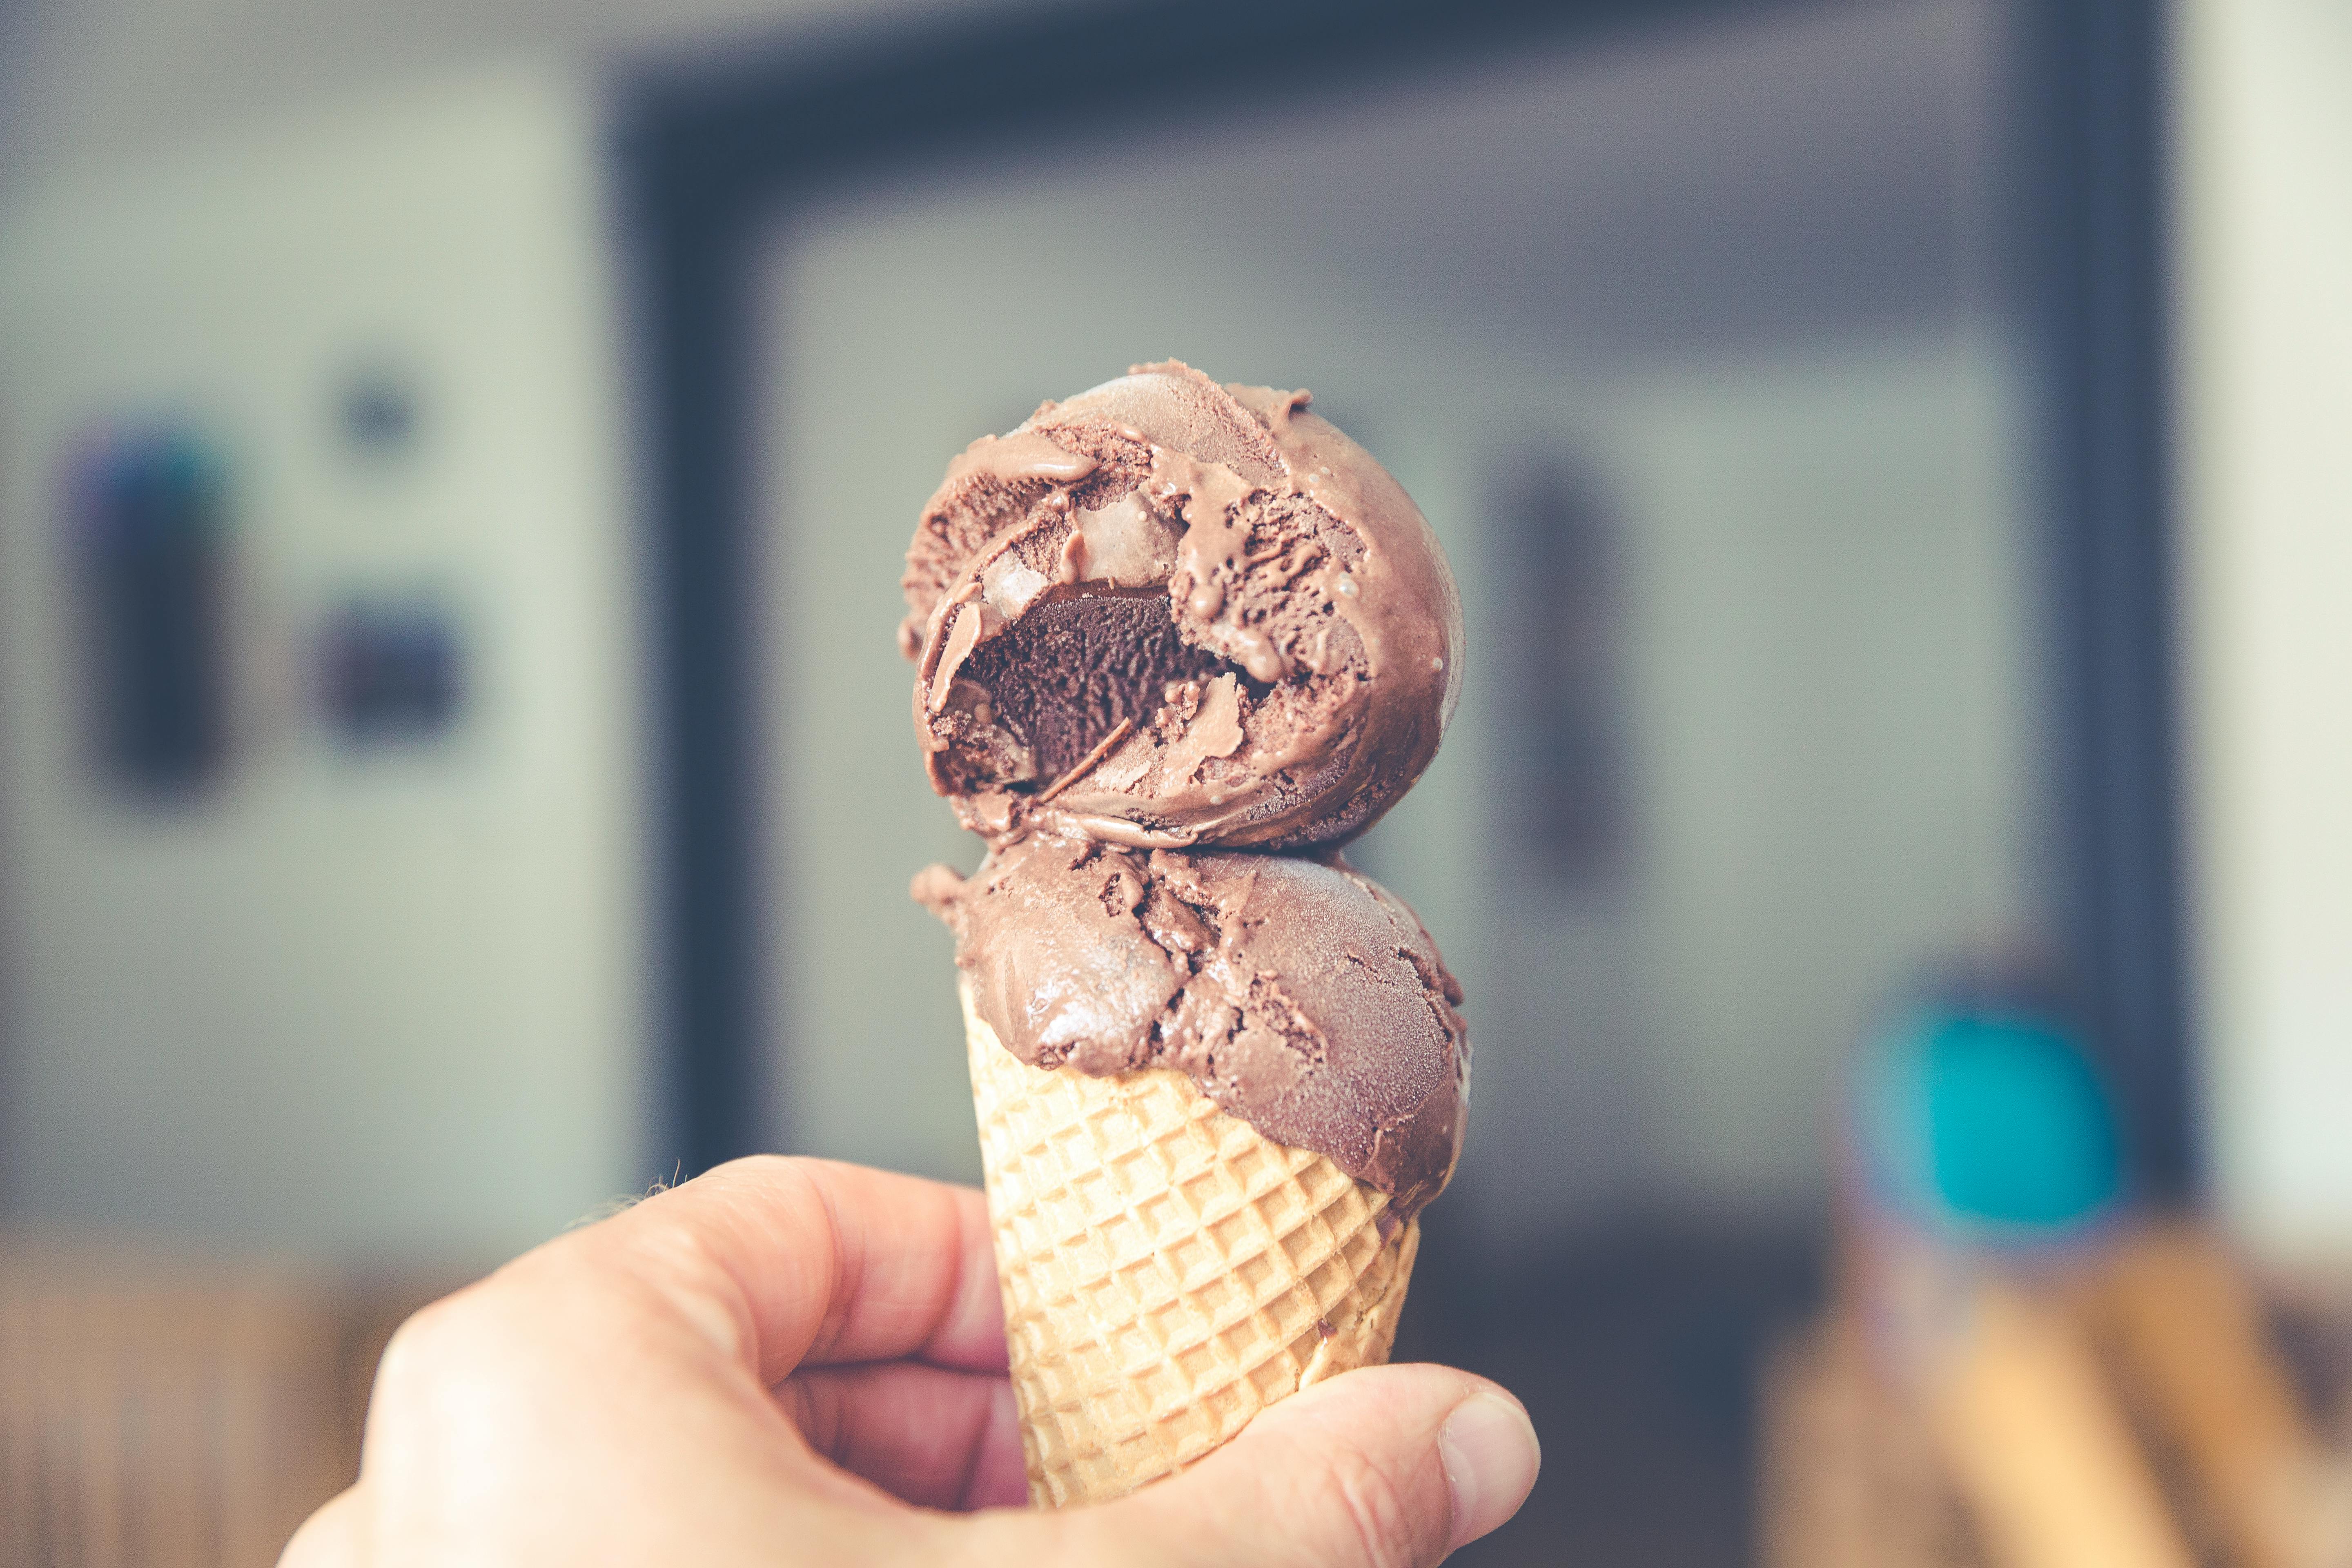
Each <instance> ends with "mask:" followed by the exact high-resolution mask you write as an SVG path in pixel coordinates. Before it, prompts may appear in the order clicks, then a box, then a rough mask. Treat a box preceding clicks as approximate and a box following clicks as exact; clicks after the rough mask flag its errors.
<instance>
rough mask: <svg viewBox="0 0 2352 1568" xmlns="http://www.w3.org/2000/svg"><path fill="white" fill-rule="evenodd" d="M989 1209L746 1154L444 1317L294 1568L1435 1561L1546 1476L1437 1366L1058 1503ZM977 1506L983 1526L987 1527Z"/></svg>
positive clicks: (1285, 1406)
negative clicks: (1027, 1444)
mask: <svg viewBox="0 0 2352 1568" xmlns="http://www.w3.org/2000/svg"><path fill="white" fill-rule="evenodd" d="M1004 1368H1005V1350H1004V1328H1003V1309H1002V1305H1001V1303H1000V1301H999V1299H998V1296H997V1287H996V1268H995V1262H994V1256H993V1254H992V1250H991V1243H990V1237H989V1227H988V1216H987V1209H986V1205H985V1204H984V1203H983V1202H982V1197H981V1195H980V1194H978V1193H976V1192H973V1191H971V1189H969V1188H963V1187H951V1186H945V1185H941V1184H938V1183H934V1182H925V1181H919V1180H917V1179H915V1178H913V1177H910V1176H896V1175H889V1174H886V1173H882V1172H878V1171H869V1170H866V1169H863V1168H861V1167H858V1166H855V1165H843V1164H836V1163H830V1162H825V1161H816V1160H787V1159H775V1158H763V1159H753V1160H742V1161H738V1162H736V1163H733V1164H730V1165H726V1166H723V1167H721V1168H720V1169H719V1170H716V1171H713V1172H711V1173H709V1174H708V1175H706V1176H702V1177H699V1178H698V1179H696V1180H694V1181H691V1182H688V1183H687V1184H684V1185H683V1186H679V1187H676V1188H673V1189H671V1190H670V1191H667V1192H665V1193H661V1194H656V1196H654V1197H651V1198H649V1199H647V1200H646V1201H645V1202H644V1203H642V1204H639V1205H635V1207H633V1208H630V1209H628V1210H627V1211H625V1212H624V1213H622V1214H620V1215H616V1216H614V1218H611V1219H608V1220H604V1221H602V1222H601V1223H599V1224H596V1225H593V1226H588V1227H586V1228H584V1229H582V1230H577V1231H573V1232H571V1233H569V1234H567V1235H565V1236H563V1237H559V1238H557V1239H556V1240H554V1241H551V1242H549V1243H548V1244H547V1245H546V1246H544V1247H540V1248H538V1249H537V1250H536V1251H533V1252H530V1253H527V1254H525V1255H524V1256H523V1257H522V1258H518V1259H517V1260H516V1261H514V1262H512V1263H510V1264H509V1265H507V1266H506V1267H505V1268H501V1269H500V1270H499V1271H498V1272H497V1273H496V1274H494V1275H492V1276H490V1278H489V1279H486V1280H484V1281H482V1282H481V1283H479V1284H478V1285H475V1286H472V1287H470V1288H469V1289H465V1290H461V1291H459V1292H458V1293H457V1294H456V1295H454V1296H451V1297H449V1298H447V1299H446V1300H442V1301H439V1302H436V1303H435V1304H434V1305H433V1306H431V1307H428V1308H426V1309H425V1310H424V1311H422V1312H419V1313H418V1314H417V1315H416V1316H415V1317H414V1318H412V1319H410V1320H409V1321H408V1322H407V1323H406V1324H405V1325H404V1326H403V1327H402V1329H401V1331H400V1332H399V1333H398V1334H397V1335H395V1336H394V1340H393V1342H392V1345H391V1347H390V1348H389V1349H387V1350H386V1351H385V1352H384V1356H383V1365H382V1367H381V1369H380V1370H379V1372H378V1373H377V1376H376V1384H375V1393H374V1396H373V1400H372V1402H371V1404H370V1406H369V1410H368V1426H367V1439H366V1446H365V1455H364V1459H363V1463H362V1470H361V1476H360V1480H359V1484H358V1485H356V1486H354V1487H352V1489H350V1490H349V1491H346V1492H344V1493H343V1494H342V1495H341V1497H339V1498H337V1499H335V1500H333V1501H332V1502H331V1503H329V1504H328V1505H327V1506H326V1507H324V1508H322V1509H320V1510H319V1512H318V1513H317V1514H316V1515H314V1516H313V1517H312V1518H311V1520H310V1522H309V1523H308V1524H306V1525H305V1526H304V1527H303V1528H302V1530H301V1531H300V1533H299V1534H298V1535H297V1536H296V1537H295V1538H294V1541H293V1542H292V1543H291V1544H289V1546H288V1547H287V1549H286V1553H285V1556H284V1557H283V1558H282V1559H281V1560H280V1568H395V1565H398V1568H406V1565H408V1564H433V1565H435V1568H445V1565H446V1568H462V1565H467V1564H476V1563H480V1564H491V1563H495V1564H499V1565H501V1568H535V1565H538V1564H561V1565H562V1568H583V1565H587V1564H594V1563H628V1564H631V1565H633V1568H635V1565H639V1564H646V1563H694V1564H697V1565H698V1568H732V1565H735V1564H746V1565H748V1564H755V1563H756V1564H770V1565H773V1564H782V1563H900V1562H904V1563H917V1562H920V1563H939V1562H956V1563H971V1564H974V1565H975V1568H995V1565H1006V1568H1014V1565H1017V1568H1055V1565H1057V1564H1062V1563H1070V1564H1077V1563H1087V1564H1095V1563H1137V1564H1149V1565H1167V1568H1177V1565H1181V1564H1193V1563H1198V1564H1212V1563H1213V1564H1220V1565H1228V1564H1233V1565H1242V1568H1251V1565H1259V1564H1264V1565H1267V1568H1271V1565H1275V1564H1302V1565H1303V1564H1307V1563H1313V1564H1318V1565H1331V1568H1348V1565H1351V1564H1365V1565H1379V1568H1391V1565H1401V1564H1407V1563H1412V1564H1425V1563H1436V1562H1437V1561H1438V1560H1439V1559H1441V1558H1443V1557H1444V1556H1445V1554H1446V1553H1447V1552H1450V1551H1451V1550H1452V1549H1453V1548H1454V1547H1455V1546H1458V1545H1460V1544H1462V1543H1463V1542H1465V1541H1469V1540H1472V1539H1474V1538H1475V1537H1477V1536H1480V1535H1483V1534H1485V1533H1486V1531H1490V1530H1492V1529H1494V1528H1495V1527H1496V1525H1498V1524H1501V1523H1502V1522H1503V1521H1505V1520H1507V1519H1508V1518H1509V1517H1510V1516H1511V1515H1512V1514H1513V1513H1514V1512H1516V1511H1517V1509H1518V1506H1519V1504H1520V1502H1521V1501H1522V1500H1525V1498H1526V1496H1527V1493H1528V1489H1529V1488H1530V1487H1531V1486H1532V1485H1533V1484H1534V1482H1535V1476H1536V1465H1537V1448H1536V1437H1535V1432H1534V1429H1533V1428H1532V1427H1531V1426H1528V1420H1527V1416H1526V1414H1525V1413H1524V1412H1523V1411H1522V1410H1521V1409H1520V1407H1519V1405H1518V1403H1517V1401H1516V1400H1514V1399H1512V1398H1511V1396H1510V1395H1508V1394H1505V1393H1504V1392H1502V1390H1500V1389H1499V1388H1497V1387H1496V1385H1495V1384H1491V1383H1488V1382H1486V1380H1484V1379H1482V1378H1477V1377H1473V1376H1471V1375H1470V1374H1469V1373H1461V1372H1454V1371H1452V1370H1449V1369H1447V1368H1444V1367H1437V1366H1391V1367H1374V1368H1367V1369H1364V1370H1361V1371H1357V1372H1349V1373H1344V1374H1342V1375H1340V1376H1339V1377H1336V1378H1334V1379H1332V1380H1330V1381H1329V1382H1328V1383H1324V1384H1318V1385H1317V1386H1315V1387H1313V1388H1309V1389H1307V1390H1304V1391H1302V1392H1300V1393H1299V1394H1295V1395H1293V1396H1292V1397H1291V1398H1289V1399H1286V1400H1285V1401H1283V1402H1282V1403H1280V1404H1278V1405H1274V1406H1272V1407H1271V1408H1269V1409H1268V1410H1267V1411H1266V1412H1265V1414H1264V1415H1260V1416H1259V1417H1258V1418H1257V1419H1256V1420H1255V1421H1253V1422H1252V1423H1251V1424H1250V1425H1249V1426H1248V1427H1247V1429H1246V1430H1244V1432H1243V1433H1242V1435H1241V1436H1238V1437H1236V1438H1234V1440H1233V1441H1232V1442H1231V1443H1228V1444H1226V1445H1225V1446H1224V1447H1223V1448H1220V1449H1218V1450H1217V1451H1216V1452H1214V1453H1213V1454H1211V1455H1209V1456H1208V1457H1207V1458H1204V1459H1202V1461H1201V1462H1200V1463H1198V1464H1196V1465H1194V1466H1193V1467H1192V1468H1190V1469H1188V1470H1186V1471H1184V1472H1183V1473H1182V1474H1181V1475H1177V1476H1174V1477H1171V1478H1170V1479H1167V1480H1164V1481H1160V1482H1158V1483H1156V1484H1154V1485H1152V1486H1149V1487H1146V1488H1144V1489H1142V1490H1141V1491H1139V1492H1137V1493H1135V1494H1134V1495H1132V1496H1130V1497H1127V1498H1123V1499H1121V1500H1118V1501H1117V1502H1112V1503H1107V1504H1103V1505H1100V1506H1097V1507H1093V1508H1083V1509H1072V1510H1064V1511H1060V1512H1045V1511H1030V1510H1026V1509H1022V1508H1020V1507H1019V1505H1020V1504H1021V1503H1023V1502H1024V1500H1025V1486H1024V1478H1023V1471H1022V1459H1021V1436H1020V1428H1019V1425H1018V1422H1017V1420H1016V1418H1015V1415H1014V1411H1013V1392H1012V1388H1011V1385H1010V1384H1009V1383H1008V1382H1007V1381H1006V1377H1005V1371H1004ZM969 1510H979V1511H969Z"/></svg>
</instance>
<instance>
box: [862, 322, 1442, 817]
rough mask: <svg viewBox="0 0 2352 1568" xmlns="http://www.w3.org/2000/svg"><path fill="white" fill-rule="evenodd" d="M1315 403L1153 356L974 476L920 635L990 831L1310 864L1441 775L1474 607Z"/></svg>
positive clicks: (943, 724) (968, 479) (1365, 457)
mask: <svg viewBox="0 0 2352 1568" xmlns="http://www.w3.org/2000/svg"><path fill="white" fill-rule="evenodd" d="M1307 400H1308V395H1307V394H1306V393H1304V392H1277V391H1275V390H1273V389H1272V388H1268V387H1257V386H1244V385H1231V386H1221V385H1219V384H1217V383H1215V382H1213V381H1211V380H1210V379H1209V378H1208V377H1206V376H1204V375H1202V374H1201V373H1199V372H1198V371H1195V370H1192V368H1190V367H1189V366H1186V365H1182V364H1178V363H1174V362H1172V361H1171V362H1168V363H1161V364H1154V365H1141V366H1138V367H1136V369H1135V370H1134V371H1132V372H1131V373H1130V374H1128V375H1127V376H1125V377H1123V378H1121V379H1120V380H1118V381H1113V382H1109V383H1107V384H1104V385H1102V386H1099V387H1097V388H1095V389H1094V390H1093V391H1091V392H1087V393H1084V394H1081V395H1078V396H1076V397H1074V398H1071V399H1070V400H1068V401H1067V402H1065V403H1051V402H1049V403H1046V404H1045V405H1043V406H1041V407H1040V408H1039V409H1038V410H1037V412H1036V413H1035V414H1034V415H1032V416H1030V417H1029V419H1028V420H1027V421H1026V422H1025V423H1024V424H1023V425H1022V426H1020V428H1019V429H1017V430H1015V431H1013V433H1012V434H1011V435H1009V436H1004V437H985V438H983V439H982V440H980V441H977V442H974V443H973V444H972V446H971V447H970V448H969V449H968V450H966V451H965V452H964V453H963V455H962V456H961V457H960V458H957V459H956V460H955V462H954V463H953V464H951V465H950V468H949V470H948V475H947V479H946V480H945V482H943V483H942V484H941V485H940V489H939V490H938V492H937V493H936V494H934V495H933V496H932V498H931V500H930V501H929V503H928V504H927V505H926V506H925V507H924V509H923V513H922V520H921V523H920V525H919V528H918V529H917V531H916V535H915V540H914V543H913V544H912V546H911V547H910V548H909V550H908V557H907V574H906V577H905V580H904V587H905V590H906V597H907V605H908V615H907V618H906V620H905V622H904V623H903V624H902V625H901V626H900V628H899V641H900V646H901V647H902V648H903V649H904V650H905V651H906V652H907V653H908V656H909V657H910V658H915V659H916V660H917V664H918V675H917V679H916V681H915V704H914V705H915V727H916V731H917V733H918V735H919V738H920V740H921V742H922V745H923V748H924V752H925V758H926V763H927V765H928V767H929V773H930V778H931V783H932V785H933V787H935V788H936V789H938V790H939V791H940V794H942V795H947V796H949V797H950V799H951V800H952V801H953V802H954V804H955V807H956V810H957V812H958V814H959V816H961V819H962V820H963V822H964V823H965V825H966V826H969V827H971V828H972V829H973V830H974V831H977V832H979V833H981V834H982V835H983V836H985V837H988V838H989V839H990V840H991V841H992V842H1004V841H1007V840H1009V839H1011V838H1013V837H1018V836H1019V835H1020V834H1021V833H1023V832H1024V831H1025V830H1027V828H1029V827H1030V826H1033V825H1044V826H1052V827H1055V828H1056V829H1057V830H1062V831H1076V832H1078V833H1081V834H1084V835H1086V836H1087V837H1092V838H1096V839H1099V840H1104V841H1108V842H1112V843H1118V844H1124V845H1129V846H1132V847H1142V848H1155V847H1156V848H1184V847H1196V846H1210V845H1215V846H1224V847H1253V848H1262V849H1276V850H1297V849H1302V848H1307V847H1315V846H1323V845H1331V844H1336V843H1339V842H1340V841H1343V840H1345V839H1347V838H1349V837H1352V836H1354V835H1355V834H1357V833H1360V832H1361V831H1362V830H1363V829H1364V828H1365V827H1367V826H1370V824H1371V823H1372V822H1373V821H1374V820H1375V819H1376V818H1377V817H1379V816H1380V815H1381V813H1382V812H1384V811H1386V810H1387V809H1388V808H1389V807H1390V806H1391V805H1394V804H1395V803H1396V801H1397V799H1398V798H1399V797H1400V796H1402V795H1403V794H1404V792H1405V790H1406V789H1407V788H1409V787H1410V786H1411V785H1412V782H1413V781H1414V780H1415V779H1417V778H1418V777H1420V776H1421V773H1422V770H1423V768H1425V767H1427V766H1428V764H1429V761H1430V758H1431V757H1432V756H1433V755H1434V754H1435V752H1436V750H1437V743H1438V739H1439V737H1440V735H1441V734H1442V733H1443V732H1444V727H1445V723H1446V721H1447V720H1448V719H1449V718H1450V717H1451V716H1452V713H1453V710H1454V703H1455V700H1456V698H1457V697H1458V695H1459V693H1460V689H1461V665H1462V611H1461V603H1460V599H1459V596H1458V595H1457V594H1456V592H1455V589H1454V579H1453V576H1452V574H1451V573H1450V572H1449V571H1448V569H1447V567H1446V564H1445V559H1444V555H1443V554H1442V553H1441V552H1440V551H1439V549H1438V546H1437V543H1436V540H1435V538H1434V536H1433V534H1432V533H1431V531H1430V528H1429V524H1428V523H1427V521H1424V520H1423V517H1422V515H1421V512H1420V510H1419V509H1418V508H1416V507H1415V506H1414V505H1413V503H1412V498H1410V497H1409V496H1407V495H1406V494H1405V493H1404V491H1403V489H1401V488H1400V487H1399V486H1398V485H1397V483H1396V481H1395V480H1394V479H1391V478H1390V477H1389V475H1388V472H1387V470H1385V469H1383V468H1381V466H1380V464H1379V463H1377V462H1375V461H1374V460H1373V459H1372V458H1371V457H1370V455H1369V454H1368V453H1366V452H1365V451H1364V450H1363V448H1362V447H1358V446H1357V445H1356V444H1355V443H1354V442H1352V441H1350V440H1349V439H1348V437H1345V436H1343V435H1341V434H1340V433H1339V430H1337V429H1336V428H1334V427H1333V426H1331V425H1329V424H1328V423H1327V422H1326V421H1324V420H1323V419H1321V418H1319V417H1318V416H1315V415H1313V414H1310V413H1308V412H1307V411H1306V405H1307Z"/></svg>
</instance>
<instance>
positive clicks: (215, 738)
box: [68, 426, 228, 800]
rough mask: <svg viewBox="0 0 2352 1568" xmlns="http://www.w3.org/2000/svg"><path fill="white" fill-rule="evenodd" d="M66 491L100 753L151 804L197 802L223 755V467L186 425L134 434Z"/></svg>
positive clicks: (94, 742) (102, 439)
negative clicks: (191, 799) (194, 799)
mask: <svg viewBox="0 0 2352 1568" xmlns="http://www.w3.org/2000/svg"><path fill="white" fill-rule="evenodd" d="M68 485H69V488H70V491H71V500H70V504H69V507H68V519H69V520H70V525H71V527H72V529H73V531H74V542H75V550H74V555H75V558H76V563H77V566H78V568H79V580H80V590H81V599H82V622H83V644H84V656H85V658H86V659H87V661H88V664H89V669H88V674H87V679H85V681H84V702H85V706H86V709H87V710H88V730H89V742H90V749H91V752H92V754H93V758H94V760H95V762H96V763H97V765H98V768H99V771H100V773H101V774H103V775H104V776H106V777H108V778H109V779H110V780H111V781H112V782H114V783H115V784H118V785H120V786H121V787H122V788H124V789H125V790H127V791H129V792H130V793H131V794H132V795H137V796H140V797H142V798H146V799H150V800H154V799H164V798H180V797H185V796H190V795H195V794H197V793H199V792H200V791H202V790H204V789H205V788H206V787H208V786H210V785H211V784H214V783H215V782H216V780H217V778H218V776H219V773H220V772H221V768H222V765H223V763H224V760H225V758H226V752H227V747H228V669H227V662H228V660H227V650H226V626H225V614H226V599H225V596H226V588H227V584H226V573H227V563H226V547H225V540H226V531H227V529H226V499H225V498H226V476H225V472H224V465H223V463H222V461H221V459H220V458H219V456H218V454H217V453H215V451H213V450H212V449H211V448H210V447H208V446H207V445H205V442H204V441H202V440H201V439H200V438H199V437H196V436H194V434H192V433H190V432H188V431H186V430H183V429H179V428H176V427H173V426H163V427H159V428H152V429H147V428H139V429H126V430H123V431H119V432H108V433H105V434H102V435H100V436H99V437H94V438H92V440H91V441H90V442H89V447H88V449H87V450H86V451H85V452H84V453H83V454H82V456H81V458H80V460H79V462H77V463H76V464H75V465H74V466H73V468H72V470H71V473H70V476H69V479H68Z"/></svg>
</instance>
